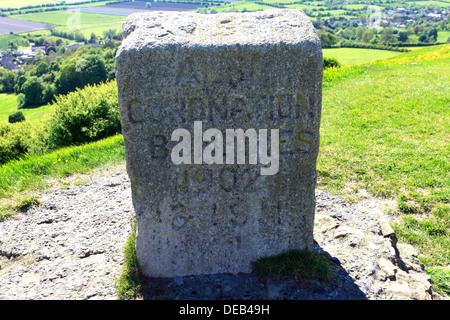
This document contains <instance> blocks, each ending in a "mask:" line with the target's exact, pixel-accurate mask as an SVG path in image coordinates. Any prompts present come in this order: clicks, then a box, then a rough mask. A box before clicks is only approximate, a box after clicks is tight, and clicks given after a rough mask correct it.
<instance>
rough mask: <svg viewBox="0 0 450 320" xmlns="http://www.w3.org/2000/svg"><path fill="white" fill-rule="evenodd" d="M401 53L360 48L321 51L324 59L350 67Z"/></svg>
mask: <svg viewBox="0 0 450 320" xmlns="http://www.w3.org/2000/svg"><path fill="white" fill-rule="evenodd" d="M401 53H402V52H396V51H388V50H376V49H360V48H336V49H335V48H333V49H323V56H324V57H328V58H329V57H334V58H336V59H337V60H338V61H339V62H340V63H341V64H343V65H352V64H359V63H366V62H371V61H373V60H379V59H387V58H390V57H393V56H396V55H399V54H401Z"/></svg>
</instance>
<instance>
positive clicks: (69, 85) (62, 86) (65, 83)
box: [55, 58, 81, 94]
mask: <svg viewBox="0 0 450 320" xmlns="http://www.w3.org/2000/svg"><path fill="white" fill-rule="evenodd" d="M76 65H77V61H76V59H75V58H70V59H67V60H66V61H64V62H63V63H62V65H61V66H60V70H59V74H58V76H57V77H56V79H55V86H56V91H57V93H58V94H66V93H68V92H71V91H74V90H75V89H76V88H79V87H81V82H80V74H79V72H78V71H77V70H76V69H77V67H76Z"/></svg>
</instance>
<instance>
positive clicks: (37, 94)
mask: <svg viewBox="0 0 450 320" xmlns="http://www.w3.org/2000/svg"><path fill="white" fill-rule="evenodd" d="M44 89H45V85H44V83H43V82H42V80H41V79H40V78H38V77H36V76H31V77H28V79H27V81H25V83H24V84H23V86H22V90H21V91H22V93H23V94H24V95H25V104H27V105H40V104H42V103H43V91H44Z"/></svg>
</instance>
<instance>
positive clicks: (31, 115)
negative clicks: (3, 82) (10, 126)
mask: <svg viewBox="0 0 450 320" xmlns="http://www.w3.org/2000/svg"><path fill="white" fill-rule="evenodd" d="M17 106H18V102H17V96H16V95H15V94H14V93H0V122H8V116H9V115H10V114H12V113H14V112H17ZM50 110H51V105H50V104H47V105H43V106H30V107H27V108H22V109H20V111H22V113H23V114H24V116H25V119H26V121H29V122H32V123H35V122H39V121H41V120H42V118H43V116H44V115H46V114H47V113H48V112H49V111H50Z"/></svg>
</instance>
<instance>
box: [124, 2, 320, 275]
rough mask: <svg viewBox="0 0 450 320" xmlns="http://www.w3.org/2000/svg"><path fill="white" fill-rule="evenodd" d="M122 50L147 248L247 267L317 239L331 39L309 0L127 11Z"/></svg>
mask: <svg viewBox="0 0 450 320" xmlns="http://www.w3.org/2000/svg"><path fill="white" fill-rule="evenodd" d="M123 34H124V40H123V42H122V45H121V46H120V48H119V50H118V52H117V55H116V79H117V86H118V92H119V108H120V117H121V124H122V132H123V136H124V141H125V155H126V163H127V172H128V175H129V177H130V180H131V186H132V199H133V205H134V208H135V212H136V217H137V223H138V231H137V239H136V251H137V258H138V262H139V265H140V268H141V271H142V272H143V273H144V274H145V275H147V276H152V277H175V276H184V275H197V274H213V273H226V272H227V273H238V272H250V271H251V262H252V261H254V260H256V259H257V258H260V257H264V256H271V255H275V254H279V253H282V252H284V251H287V250H291V249H310V248H311V247H312V245H313V223H314V212H315V196H314V189H315V183H316V158H317V154H318V150H319V127H320V116H321V101H322V96H321V95H322V50H321V45H320V41H319V38H318V36H317V34H316V33H315V30H314V27H313V25H312V24H311V22H310V21H309V19H308V17H307V16H306V15H305V14H304V13H303V11H301V10H288V9H286V10H284V9H283V10H266V11H260V12H251V13H224V14H214V15H213V14H211V15H204V14H198V13H192V12H182V13H181V12H176V13H174V12H151V13H150V12H149V13H138V14H132V15H130V16H129V17H128V18H127V19H126V20H125V22H124V24H123Z"/></svg>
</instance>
